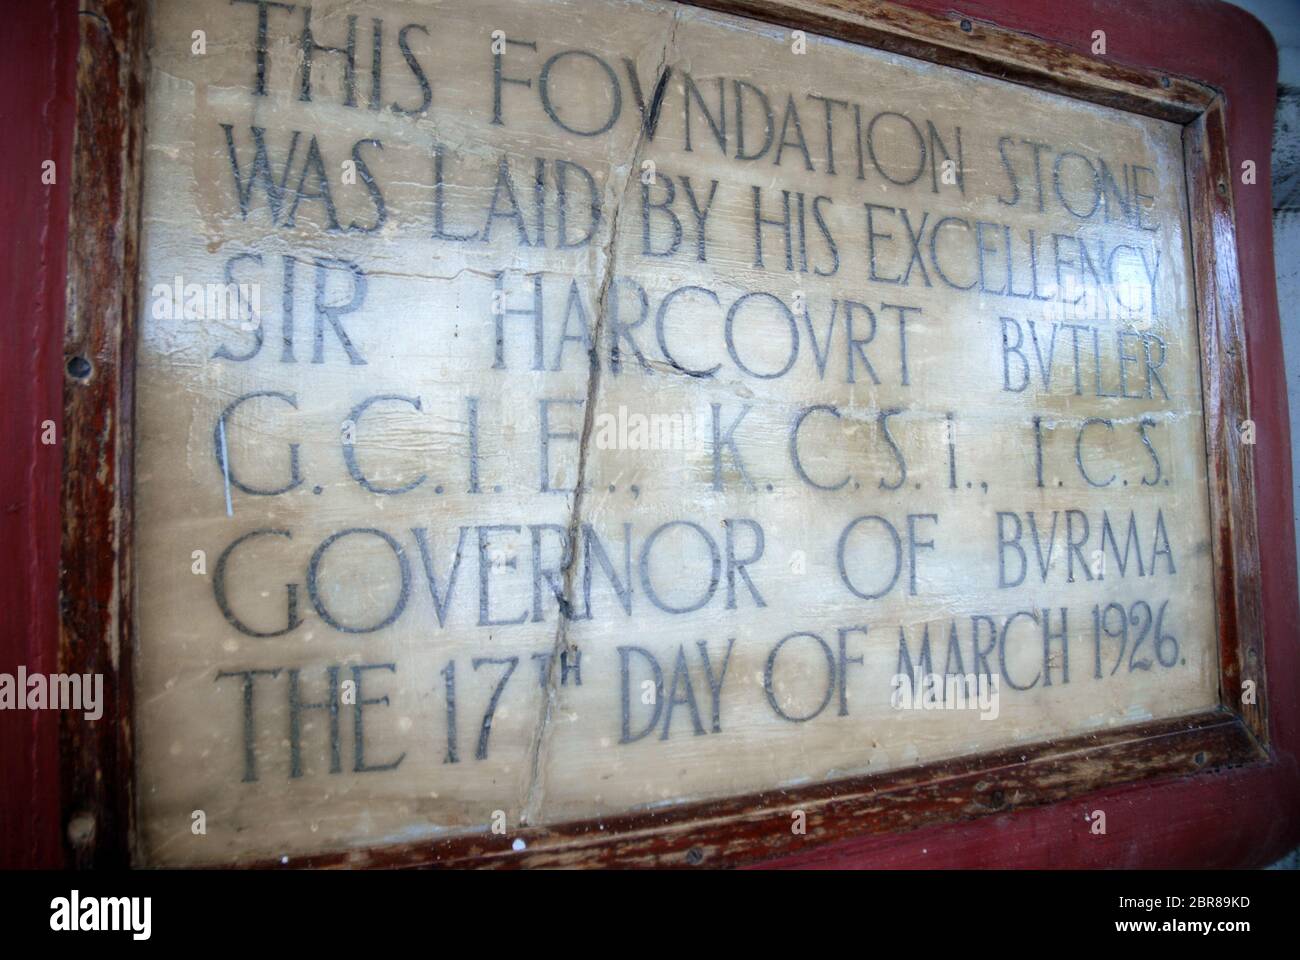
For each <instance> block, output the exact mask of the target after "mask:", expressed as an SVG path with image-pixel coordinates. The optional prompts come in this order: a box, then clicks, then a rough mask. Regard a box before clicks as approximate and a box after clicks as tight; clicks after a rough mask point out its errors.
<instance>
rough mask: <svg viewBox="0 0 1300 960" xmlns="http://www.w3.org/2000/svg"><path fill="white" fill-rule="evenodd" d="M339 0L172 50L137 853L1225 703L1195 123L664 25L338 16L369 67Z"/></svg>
mask: <svg viewBox="0 0 1300 960" xmlns="http://www.w3.org/2000/svg"><path fill="white" fill-rule="evenodd" d="M306 9H307V8H305V7H302V6H292V7H290V5H288V4H283V5H282V4H264V5H259V4H256V3H248V2H239V3H235V4H233V5H229V6H224V5H221V4H211V3H205V2H197V0H196V2H181V0H176V2H159V3H157V4H156V5H155V8H154V10H153V14H152V36H153V42H152V48H151V56H152V73H151V79H150V86H149V92H148V110H149V114H148V145H147V150H146V188H145V214H144V257H143V274H144V276H143V281H142V282H143V283H144V284H145V287H146V291H145V292H146V296H145V304H146V306H145V313H144V316H142V318H141V330H142V333H141V339H140V345H139V371H138V431H137V435H138V438H139V449H138V451H137V462H136V468H137V471H138V474H137V476H138V483H137V500H136V524H137V526H136V538H137V539H136V564H137V569H138V583H139V594H138V598H137V599H138V622H139V641H138V642H139V656H138V657H137V659H136V662H137V664H138V668H137V669H138V676H137V684H138V688H139V697H138V716H137V723H138V729H139V734H138V736H139V798H140V809H141V822H142V835H141V842H142V849H143V855H144V858H145V860H146V861H147V862H149V863H158V864H175V863H194V862H213V861H228V860H235V859H246V858H257V857H271V856H276V857H279V856H291V857H292V856H296V855H300V854H303V853H307V852H312V851H322V850H330V849H338V848H344V847H349V846H359V845H372V844H379V843H390V842H400V841H407V840H413V839H419V838H425V837H430V836H437V835H443V834H445V833H448V832H472V831H483V832H486V831H491V830H493V828H494V826H495V827H496V828H497V829H498V831H499V830H501V829H504V830H505V831H506V832H507V833H509V832H513V831H514V830H515V829H517V827H518V826H519V825H520V824H521V823H543V822H558V821H561V820H567V819H574V818H585V817H592V816H599V815H604V814H608V813H613V812H622V811H627V810H630V809H635V808H644V807H648V806H653V805H660V804H668V803H673V802H678V801H683V800H691V799H699V798H705V797H715V796H725V795H731V794H736V793H742V792H750V791H754V790H758V789H762V788H770V787H775V786H778V785H791V784H800V783H807V782H812V781H821V780H825V779H833V778H836V777H841V776H846V775H850V774H857V773H863V772H871V771H881V770H888V769H891V768H897V767H900V766H906V765H912V764H917V763H922V762H927V761H933V760H937V759H940V758H944V757H952V756H957V755H961V754H966V753H971V752H976V751H982V750H988V749H992V748H996V747H1000V746H1006V745H1009V744H1017V743H1026V742H1031V741H1036V740H1042V739H1047V738H1052V737H1058V736H1062V735H1069V734H1075V733H1080V732H1085V731H1088V730H1093V729H1097V728H1100V727H1105V726H1110V725H1120V724H1127V723H1133V722H1137V721H1141V720H1144V719H1148V718H1152V717H1166V716H1176V715H1178V714H1182V713H1187V712H1191V711H1194V710H1197V709H1200V708H1203V707H1205V706H1207V705H1210V704H1211V703H1213V702H1214V699H1215V689H1216V682H1217V668H1216V658H1215V650H1216V646H1215V626H1214V625H1215V613H1214V598H1213V593H1212V586H1211V584H1212V580H1211V575H1210V568H1211V557H1210V548H1209V540H1208V520H1207V492H1206V482H1205V461H1204V442H1203V432H1202V431H1203V423H1202V415H1201V393H1200V374H1199V369H1200V368H1199V355H1198V347H1197V330H1196V320H1195V313H1194V309H1193V301H1192V288H1191V284H1190V254H1189V250H1188V238H1187V222H1186V204H1185V189H1184V182H1183V174H1182V149H1181V141H1180V138H1179V129H1178V128H1177V127H1175V126H1173V125H1171V124H1167V123H1162V122H1159V121H1153V120H1148V119H1145V118H1140V117H1136V116H1131V115H1127V114H1123V113H1119V112H1116V111H1112V110H1107V109H1103V108H1098V107H1093V106H1090V105H1086V104H1082V103H1077V102H1073V101H1069V100H1066V99H1062V98H1058V97H1053V96H1048V95H1043V94H1040V93H1035V92H1032V91H1030V90H1027V89H1024V88H1020V87H1017V86H1013V85H1010V84H1006V83H1002V82H999V81H996V80H992V79H987V78H983V77H978V76H973V75H970V74H966V73H963V72H959V71H955V70H951V69H945V68H937V67H934V66H931V65H928V64H922V63H917V62H913V61H909V60H906V59H903V58H899V57H895V56H890V55H885V54H881V53H878V52H875V51H872V50H868V49H862V48H858V47H853V46H850V45H846V44H842V43H837V42H834V41H830V40H825V39H821V38H817V37H807V38H804V40H805V41H806V47H804V46H801V42H800V38H798V37H792V36H791V35H790V34H789V33H787V32H785V31H781V30H777V29H775V28H772V27H769V26H765V25H760V24H755V23H751V22H747V21H742V20H738V19H734V18H729V17H723V16H719V15H715V14H711V13H707V12H703V11H699V10H696V9H693V8H689V7H684V6H679V5H674V4H661V3H643V2H627V3H615V2H604V0H575V2H561V0H539V2H531V3H505V2H482V0H475V2H469V0H442V2H430V3H414V2H408V3H395V2H375V3H367V4H360V3H355V2H350V3H349V2H333V0H318V2H315V3H314V4H313V5H312V7H311V12H310V20H309V28H310V36H311V38H312V40H314V42H315V43H316V44H320V45H323V46H329V47H336V48H340V49H343V50H346V48H347V47H348V46H349V39H348V38H349V31H350V30H354V31H355V39H354V40H353V41H352V42H351V45H352V47H353V53H352V54H351V55H350V56H351V59H352V60H353V63H354V66H353V69H352V70H351V71H349V69H348V66H347V65H348V61H349V58H350V57H349V54H348V53H346V52H326V51H324V50H322V49H319V48H316V49H312V50H311V55H310V57H306V56H304V40H303V35H304V25H305V23H307V22H308V21H306V20H305V17H306V16H307V14H306ZM262 15H264V16H265V25H266V26H265V34H264V43H261V42H260V41H259V27H258V23H259V17H260V16H262ZM351 18H355V19H354V20H353V19H351ZM350 24H352V25H351V26H350ZM194 31H203V34H202V39H203V40H204V42H205V44H206V46H205V48H204V52H203V53H196V52H195V49H196V44H197V42H198V41H197V40H196V38H195V36H194ZM496 31H501V33H495V32H496ZM494 42H495V43H496V50H497V51H499V52H500V56H499V57H498V56H496V54H495V53H494V46H493V45H494ZM259 48H260V49H262V50H264V54H263V55H259ZM376 51H377V52H378V55H379V60H378V62H376V60H375V54H376ZM259 62H260V63H261V66H259ZM308 63H310V68H309V69H308ZM349 75H350V79H349ZM661 76H665V77H666V79H664V80H663V81H662V84H661V83H660V81H659V78H660V77H661ZM633 78H635V79H633ZM657 91H658V93H657ZM263 151H264V153H263ZM949 161H950V162H949ZM756 204H757V207H756ZM756 210H757V212H756ZM787 212H788V215H787ZM787 223H788V227H787ZM226 283H234V284H244V285H247V286H246V289H245V293H246V294H247V295H249V296H252V297H254V298H255V301H256V307H257V310H256V316H254V317H251V318H250V317H240V316H233V317H222V316H217V315H215V314H216V313H217V312H218V311H216V310H215V307H216V304H215V303H212V302H209V303H208V304H207V305H206V306H204V307H202V308H201V309H199V310H197V311H196V310H194V309H190V310H189V311H188V312H187V310H186V306H187V303H188V305H189V306H190V307H191V308H192V307H193V306H194V304H193V302H192V300H191V297H192V295H193V294H194V293H195V292H196V289H197V292H198V293H199V294H200V296H201V295H202V294H203V293H204V292H205V291H210V290H211V289H212V288H213V286H215V285H222V284H226ZM190 284H198V285H209V286H207V287H203V286H200V287H199V288H190V289H187V285H190ZM168 291H171V292H170V293H169V292H168ZM177 291H179V293H180V296H179V297H177V296H176V293H177ZM575 488H576V489H575ZM1130 540H1131V542H1130ZM566 542H567V543H568V545H569V549H568V551H567V553H568V554H569V555H570V556H571V559H572V562H571V563H568V564H567V565H566V564H565V563H564V556H563V554H564V553H565V552H566V551H565V550H564V549H563V545H564V544H565V543H566ZM196 551H201V552H202V553H196ZM557 594H558V595H559V597H561V598H562V599H557ZM566 612H567V616H566V615H563V614H564V613H566ZM927 631H928V634H927ZM927 635H928V641H927V640H926V637H927ZM953 638H955V639H953ZM900 639H901V643H900ZM927 650H928V656H927V653H926V651H927ZM923 657H925V659H923ZM927 672H933V673H935V674H941V675H942V674H945V673H948V674H952V675H962V676H965V675H975V676H977V677H982V676H988V677H991V684H986V685H985V687H984V688H983V689H984V692H985V693H987V694H990V695H992V697H993V699H992V701H991V702H990V701H986V702H985V703H984V705H983V706H984V708H983V709H982V710H981V709H953V708H951V707H952V701H951V694H952V693H953V691H951V690H949V691H947V692H948V694H949V698H948V699H944V698H943V691H940V698H941V702H942V704H943V707H944V708H940V709H904V708H902V707H903V706H905V705H904V704H900V702H899V701H900V695H901V693H903V692H905V690H904V689H903V688H901V687H900V685H899V684H898V683H897V682H896V680H895V678H896V677H897V676H898V675H900V674H902V675H910V676H911V677H912V678H913V679H915V680H916V681H917V682H918V685H919V684H920V681H921V677H922V675H924V674H925V673H927ZM990 686H991V689H989V687H990ZM972 692H974V688H973V690H972ZM930 706H932V707H933V706H934V704H933V703H932V704H930ZM195 811H202V812H203V813H204V819H205V824H206V833H202V834H200V833H196V832H195V830H194V829H193V824H194V822H195V821H194V816H193V814H194V812H195Z"/></svg>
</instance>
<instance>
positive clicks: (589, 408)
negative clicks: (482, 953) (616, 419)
mask: <svg viewBox="0 0 1300 960" xmlns="http://www.w3.org/2000/svg"><path fill="white" fill-rule="evenodd" d="M680 17H681V11H680V9H679V10H674V11H673V17H672V21H671V22H670V23H669V25H668V37H667V39H666V40H665V41H664V48H663V53H662V54H661V56H660V58H659V64H658V67H657V68H656V69H655V70H654V72H653V74H652V76H653V77H654V78H655V82H656V89H658V78H659V77H660V76H662V75H663V72H664V71H665V70H666V69H668V64H669V53H670V51H671V50H672V48H673V44H674V43H675V42H676V40H677V26H678V23H679V22H680ZM657 105H658V98H656V100H655V103H654V105H653V107H657ZM653 107H651V109H653ZM652 116H653V114H652ZM645 142H646V123H645V118H642V122H641V124H640V126H639V128H638V130H637V138H636V143H635V144H634V145H633V148H632V162H631V164H630V165H629V166H628V172H627V174H626V176H625V177H624V180H623V183H622V185H621V187H620V188H619V189H618V190H617V196H618V202H617V203H616V204H615V206H614V211H613V213H612V214H611V215H610V218H609V239H608V240H607V241H606V243H605V270H604V273H603V275H602V277H601V281H600V290H599V292H598V294H597V296H596V319H595V328H594V329H593V331H592V335H591V351H590V353H589V356H590V359H591V364H590V372H589V374H588V377H587V402H586V404H585V406H584V408H583V418H582V434H581V438H580V440H579V444H578V471H577V479H576V481H575V486H574V492H573V509H572V511H571V513H570V515H569V526H568V545H567V549H568V557H567V560H568V563H567V564H566V565H565V567H564V593H563V597H562V598H561V604H560V610H559V617H558V623H557V624H556V628H555V643H554V644H553V646H552V648H551V659H550V663H549V665H548V668H547V676H546V689H545V691H544V693H543V696H542V706H541V711H540V716H539V717H538V723H537V726H536V729H535V732H534V734H533V743H532V749H531V760H532V762H531V766H530V772H529V781H528V791H527V792H526V793H525V794H524V805H523V810H522V812H521V814H520V818H519V820H520V824H521V825H528V824H531V823H533V822H534V821H535V819H536V817H537V816H538V815H539V813H540V811H541V806H542V794H543V791H544V788H543V786H542V759H543V754H544V753H545V752H546V748H547V746H548V744H549V743H550V736H549V734H550V731H551V717H552V714H553V713H554V711H555V707H556V704H557V702H558V700H559V695H560V691H559V687H558V684H559V679H558V678H561V677H563V673H564V671H563V669H562V667H561V663H560V658H561V656H563V655H564V654H567V653H576V652H577V647H576V646H575V645H573V644H571V643H570V642H569V611H568V609H566V608H567V600H568V598H569V597H571V596H573V577H574V571H575V570H576V569H577V566H578V563H577V560H578V551H577V543H578V532H579V524H580V523H581V517H582V501H583V487H584V484H585V480H586V473H587V451H588V449H589V445H590V441H591V434H592V429H593V423H594V420H595V406H596V398H597V394H598V393H599V390H600V375H601V364H600V355H599V351H600V349H601V343H602V341H603V335H604V331H605V314H606V310H607V308H608V300H609V291H610V287H611V286H612V285H613V280H614V266H615V262H616V259H617V257H616V249H615V248H616V246H617V244H618V221H619V216H620V214H621V213H622V212H623V207H624V205H625V203H626V202H627V193H628V190H629V189H631V188H632V185H633V184H634V183H636V182H637V170H638V169H639V166H638V161H639V160H640V157H641V151H642V149H643V148H644V147H645ZM616 170H617V168H616V167H613V166H611V168H610V173H611V176H612V175H613V174H614V172H615V171H616Z"/></svg>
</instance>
